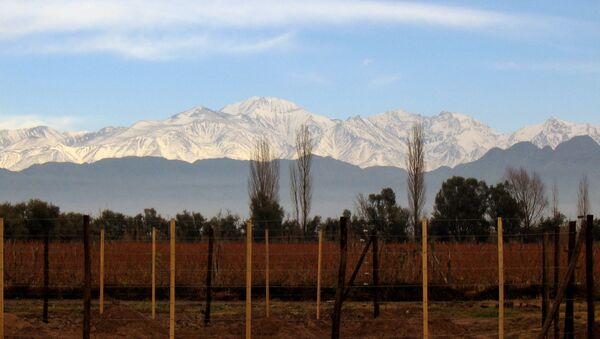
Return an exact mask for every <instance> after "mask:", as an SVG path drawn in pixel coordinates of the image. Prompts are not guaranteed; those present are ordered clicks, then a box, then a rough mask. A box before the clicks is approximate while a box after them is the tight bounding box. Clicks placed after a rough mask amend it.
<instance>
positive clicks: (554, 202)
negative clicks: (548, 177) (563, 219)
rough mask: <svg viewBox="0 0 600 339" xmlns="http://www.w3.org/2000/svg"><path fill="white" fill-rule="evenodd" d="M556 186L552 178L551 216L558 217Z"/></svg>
mask: <svg viewBox="0 0 600 339" xmlns="http://www.w3.org/2000/svg"><path fill="white" fill-rule="evenodd" d="M559 213H560V212H559V211H558V186H557V185H556V180H554V184H552V217H554V218H558V214H559Z"/></svg>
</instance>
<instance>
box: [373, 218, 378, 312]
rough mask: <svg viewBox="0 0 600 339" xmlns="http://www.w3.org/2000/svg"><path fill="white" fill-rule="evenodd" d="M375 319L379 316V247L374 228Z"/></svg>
mask: <svg viewBox="0 0 600 339" xmlns="http://www.w3.org/2000/svg"><path fill="white" fill-rule="evenodd" d="M372 237H373V318H377V317H378V316H379V245H378V241H377V240H378V239H377V229H375V228H373V235H372Z"/></svg>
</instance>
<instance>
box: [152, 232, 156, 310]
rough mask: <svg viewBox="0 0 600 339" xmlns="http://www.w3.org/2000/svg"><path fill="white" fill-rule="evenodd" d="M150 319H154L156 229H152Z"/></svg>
mask: <svg viewBox="0 0 600 339" xmlns="http://www.w3.org/2000/svg"><path fill="white" fill-rule="evenodd" d="M152 319H156V227H152Z"/></svg>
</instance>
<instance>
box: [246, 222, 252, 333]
mask: <svg viewBox="0 0 600 339" xmlns="http://www.w3.org/2000/svg"><path fill="white" fill-rule="evenodd" d="M250 338H252V221H251V220H248V221H246V339H250Z"/></svg>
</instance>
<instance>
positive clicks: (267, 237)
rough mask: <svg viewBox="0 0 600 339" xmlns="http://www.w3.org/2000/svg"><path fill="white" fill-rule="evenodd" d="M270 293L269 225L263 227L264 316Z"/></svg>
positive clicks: (267, 309)
mask: <svg viewBox="0 0 600 339" xmlns="http://www.w3.org/2000/svg"><path fill="white" fill-rule="evenodd" d="M269 299H270V295H269V227H265V302H266V316H267V318H268V317H269V316H270V313H271V310H270V305H269V303H270V300H269Z"/></svg>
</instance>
